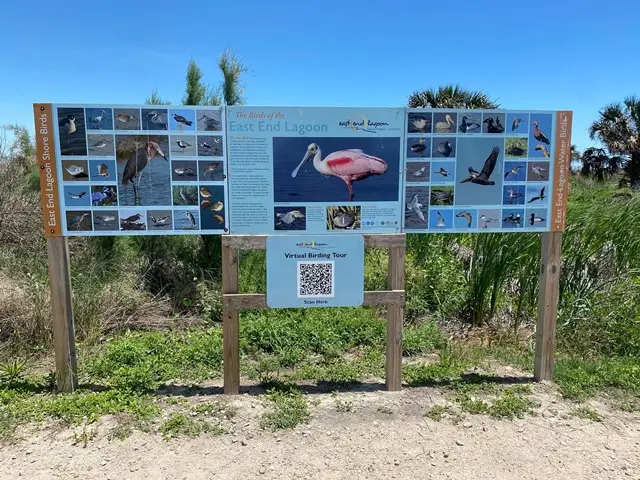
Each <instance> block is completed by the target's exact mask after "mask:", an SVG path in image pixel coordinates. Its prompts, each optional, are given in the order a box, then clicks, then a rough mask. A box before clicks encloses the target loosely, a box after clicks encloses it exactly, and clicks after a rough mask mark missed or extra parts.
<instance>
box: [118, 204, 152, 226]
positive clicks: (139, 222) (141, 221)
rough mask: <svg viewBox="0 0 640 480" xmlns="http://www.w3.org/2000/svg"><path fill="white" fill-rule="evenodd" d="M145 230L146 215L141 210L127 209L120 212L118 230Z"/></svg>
mask: <svg viewBox="0 0 640 480" xmlns="http://www.w3.org/2000/svg"><path fill="white" fill-rule="evenodd" d="M146 229H147V215H146V212H145V211H144V210H142V209H135V208H127V209H124V210H120V230H137V231H143V230H146Z"/></svg>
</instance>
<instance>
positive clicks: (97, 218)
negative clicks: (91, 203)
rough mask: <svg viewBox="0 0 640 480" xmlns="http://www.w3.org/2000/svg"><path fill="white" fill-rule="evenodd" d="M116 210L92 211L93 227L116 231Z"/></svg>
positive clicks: (97, 229) (99, 229) (98, 229)
mask: <svg viewBox="0 0 640 480" xmlns="http://www.w3.org/2000/svg"><path fill="white" fill-rule="evenodd" d="M118 218H119V216H118V211H117V210H100V211H99V212H98V211H94V213H93V229H94V230H95V231H103V232H104V231H110V232H111V231H117V230H118V223H119V222H118Z"/></svg>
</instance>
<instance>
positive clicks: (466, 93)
mask: <svg viewBox="0 0 640 480" xmlns="http://www.w3.org/2000/svg"><path fill="white" fill-rule="evenodd" d="M409 107H411V108H418V107H422V108H469V109H492V108H499V107H500V105H499V104H498V103H497V102H496V101H495V100H492V99H491V98H489V96H488V95H487V94H486V93H484V92H481V91H474V90H465V89H463V88H461V87H460V85H457V84H456V85H444V86H440V87H438V90H437V91H436V90H434V89H429V90H420V91H416V92H414V93H412V94H411V95H410V96H409Z"/></svg>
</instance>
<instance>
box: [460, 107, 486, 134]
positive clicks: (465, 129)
mask: <svg viewBox="0 0 640 480" xmlns="http://www.w3.org/2000/svg"><path fill="white" fill-rule="evenodd" d="M458 133H469V134H471V133H482V114H481V113H476V112H474V111H472V110H470V111H468V112H460V113H459V114H458Z"/></svg>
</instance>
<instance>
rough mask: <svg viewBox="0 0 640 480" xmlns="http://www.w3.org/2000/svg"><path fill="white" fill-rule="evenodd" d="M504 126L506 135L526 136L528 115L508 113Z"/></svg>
mask: <svg viewBox="0 0 640 480" xmlns="http://www.w3.org/2000/svg"><path fill="white" fill-rule="evenodd" d="M506 126H507V134H508V135H527V134H528V133H529V114H528V113H508V114H507V123H506Z"/></svg>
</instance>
